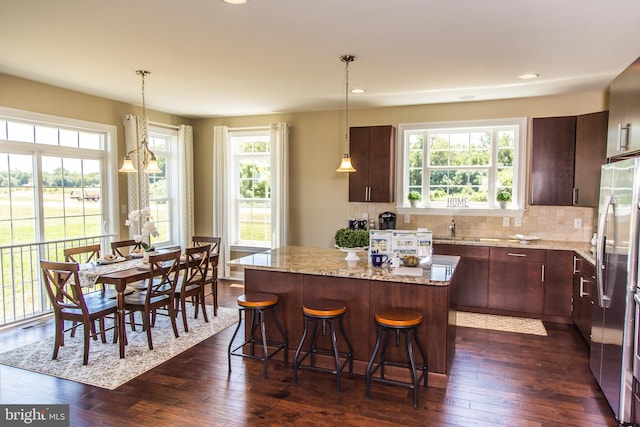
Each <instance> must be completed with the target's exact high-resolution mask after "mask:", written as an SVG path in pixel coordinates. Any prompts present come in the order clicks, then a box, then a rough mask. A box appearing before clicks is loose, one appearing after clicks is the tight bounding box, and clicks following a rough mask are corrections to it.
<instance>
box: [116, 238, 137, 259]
mask: <svg viewBox="0 0 640 427" xmlns="http://www.w3.org/2000/svg"><path fill="white" fill-rule="evenodd" d="M135 249H142V242H136V241H135V240H133V239H132V240H120V241H117V242H111V252H113V254H114V255H116V256H121V257H126V256H127V255H129V254H130V253H131V252H132V251H133V250H135Z"/></svg>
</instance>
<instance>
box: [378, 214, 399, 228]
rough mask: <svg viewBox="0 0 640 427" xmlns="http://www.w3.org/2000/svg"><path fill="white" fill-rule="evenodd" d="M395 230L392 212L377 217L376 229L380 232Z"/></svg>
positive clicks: (394, 217) (394, 216) (394, 215)
mask: <svg viewBox="0 0 640 427" xmlns="http://www.w3.org/2000/svg"><path fill="white" fill-rule="evenodd" d="M395 228H396V214H395V213H393V212H382V213H381V214H380V215H378V229H380V230H395Z"/></svg>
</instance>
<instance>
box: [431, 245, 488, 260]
mask: <svg viewBox="0 0 640 427" xmlns="http://www.w3.org/2000/svg"><path fill="white" fill-rule="evenodd" d="M433 251H434V253H435V254H437V255H457V256H459V257H462V258H478V259H489V247H488V246H466V245H455V244H449V243H436V244H435V245H433Z"/></svg>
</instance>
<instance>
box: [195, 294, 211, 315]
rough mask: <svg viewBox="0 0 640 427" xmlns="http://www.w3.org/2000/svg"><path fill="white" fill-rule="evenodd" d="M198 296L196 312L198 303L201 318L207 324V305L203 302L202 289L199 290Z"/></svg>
mask: <svg viewBox="0 0 640 427" xmlns="http://www.w3.org/2000/svg"><path fill="white" fill-rule="evenodd" d="M200 289H201V291H200V294H198V297H197V298H198V301H196V312H197V310H198V302H199V303H200V305H201V306H202V317H204V321H205V322H206V323H209V316H207V305H206V304H205V302H204V288H200Z"/></svg>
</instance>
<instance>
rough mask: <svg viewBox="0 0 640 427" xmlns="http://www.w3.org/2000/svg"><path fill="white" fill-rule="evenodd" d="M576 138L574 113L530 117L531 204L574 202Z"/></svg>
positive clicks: (567, 204) (569, 203) (563, 204)
mask: <svg viewBox="0 0 640 427" xmlns="http://www.w3.org/2000/svg"><path fill="white" fill-rule="evenodd" d="M575 140H576V117H575V116H569V117H544V118H534V119H533V140H532V146H531V155H532V159H531V200H530V203H531V204H532V205H555V206H571V205H572V204H573V175H574V158H575Z"/></svg>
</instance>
